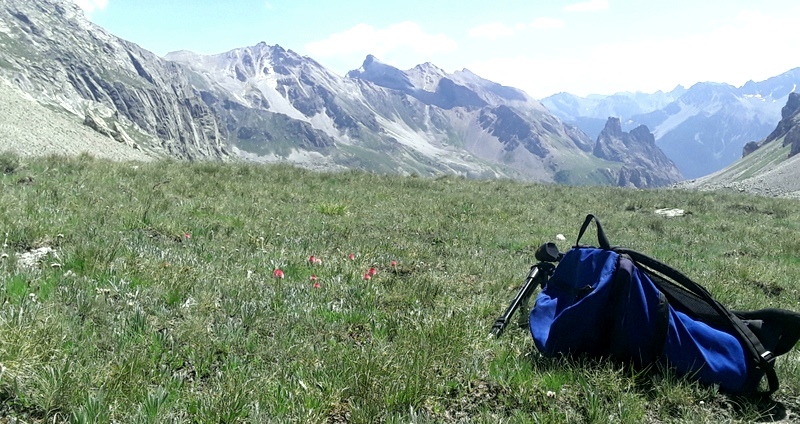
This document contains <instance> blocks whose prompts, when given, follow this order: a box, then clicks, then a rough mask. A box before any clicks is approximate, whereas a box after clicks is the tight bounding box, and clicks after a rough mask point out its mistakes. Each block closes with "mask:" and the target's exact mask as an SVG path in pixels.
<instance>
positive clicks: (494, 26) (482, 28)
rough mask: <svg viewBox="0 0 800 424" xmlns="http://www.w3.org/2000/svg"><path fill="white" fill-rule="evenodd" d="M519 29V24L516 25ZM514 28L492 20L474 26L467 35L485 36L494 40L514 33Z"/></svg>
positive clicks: (474, 36)
mask: <svg viewBox="0 0 800 424" xmlns="http://www.w3.org/2000/svg"><path fill="white" fill-rule="evenodd" d="M516 28H517V29H520V28H519V26H517V27H516ZM514 30H515V29H514V28H511V27H509V26H507V25H506V24H502V23H499V22H492V23H489V24H483V25H479V26H476V27H475V28H472V29H470V30H469V36H470V37H473V38H486V39H489V40H496V39H498V38H501V37H508V36H511V35H513V34H514Z"/></svg>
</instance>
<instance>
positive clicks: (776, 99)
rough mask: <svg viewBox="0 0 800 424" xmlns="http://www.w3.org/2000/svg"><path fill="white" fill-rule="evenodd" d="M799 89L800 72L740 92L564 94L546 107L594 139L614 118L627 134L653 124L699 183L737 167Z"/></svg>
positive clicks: (662, 143)
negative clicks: (746, 148) (745, 150)
mask: <svg viewBox="0 0 800 424" xmlns="http://www.w3.org/2000/svg"><path fill="white" fill-rule="evenodd" d="M798 85H800V68H796V69H793V70H790V71H788V72H785V73H783V74H781V75H778V76H776V77H773V78H769V79H767V80H765V81H760V82H754V81H749V82H747V83H746V84H744V85H743V86H741V87H738V88H737V87H734V86H732V85H729V84H719V83H710V82H704V83H698V84H695V85H693V86H692V87H690V88H688V89H683V88H682V87H677V88H676V89H675V90H673V91H671V92H669V93H662V92H658V93H655V94H653V95H646V94H642V93H637V95H635V96H634V95H631V94H630V93H621V94H618V95H612V96H591V97H590V98H579V97H577V96H572V95H568V94H559V95H555V96H550V97H548V98H546V99H543V100H542V103H543V104H545V105H546V106H547V107H548V108H551V110H553V111H554V113H555V114H556V115H557V116H559V117H560V118H561V119H563V120H564V121H565V122H572V123H574V124H575V125H577V126H579V127H580V128H581V129H583V130H584V131H586V132H587V133H589V134H591V133H593V132H595V131H598V126H599V125H598V122H600V121H601V120H604V119H605V118H607V117H608V116H617V117H620V118H621V120H622V125H623V129H631V128H635V127H636V126H638V125H642V124H644V125H647V126H648V128H650V129H651V130H652V131H653V133H654V134H655V137H656V143H657V145H658V146H659V147H660V148H661V149H662V150H663V151H664V152H665V153H666V154H667V156H668V157H669V158H670V159H672V160H673V161H674V162H675V163H676V164H677V166H678V168H679V169H680V170H681V172H682V173H683V175H684V176H686V177H687V178H697V177H699V176H702V175H707V174H710V173H712V172H714V171H717V170H719V169H721V168H723V167H725V166H727V165H728V164H730V163H732V162H733V161H735V160H736V159H738V158H739V157H740V155H741V152H742V149H743V148H744V146H745V145H746V144H747V143H749V142H751V141H754V140H761V139H763V138H764V137H765V136H766V135H767V134H769V132H770V131H771V130H772V128H773V127H774V125H775V122H777V121H778V120H779V119H780V109H781V106H782V105H783V104H784V103H786V99H787V98H788V95H789V93H791V92H793V91H794V90H796V88H797V87H798ZM665 102H667V103H666V104H665ZM648 108H649V109H650V110H649V111H648V110H647V109H648ZM637 110H639V112H637ZM609 113H611V114H609Z"/></svg>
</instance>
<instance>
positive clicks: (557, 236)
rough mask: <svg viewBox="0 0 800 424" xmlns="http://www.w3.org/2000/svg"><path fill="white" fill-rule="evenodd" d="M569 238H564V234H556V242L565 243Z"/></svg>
mask: <svg viewBox="0 0 800 424" xmlns="http://www.w3.org/2000/svg"><path fill="white" fill-rule="evenodd" d="M566 239H567V238H566V237H564V234H556V240H558V241H565V240H566Z"/></svg>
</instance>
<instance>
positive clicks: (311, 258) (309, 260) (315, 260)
mask: <svg viewBox="0 0 800 424" xmlns="http://www.w3.org/2000/svg"><path fill="white" fill-rule="evenodd" d="M308 263H310V264H311V265H314V264H315V263H317V257H316V256H314V255H311V256H309V257H308Z"/></svg>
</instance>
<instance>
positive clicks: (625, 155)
mask: <svg viewBox="0 0 800 424" xmlns="http://www.w3.org/2000/svg"><path fill="white" fill-rule="evenodd" d="M594 155H595V156H597V157H599V158H602V159H606V160H610V161H613V162H621V163H622V164H623V166H622V168H620V171H619V178H618V181H617V185H619V186H622V187H626V186H634V187H639V188H646V187H661V186H665V185H668V184H672V183H676V182H678V181H681V180H682V179H683V177H682V176H681V174H680V172H679V171H678V168H677V167H675V164H674V163H672V161H671V160H669V159H668V158H667V156H666V155H665V154H664V152H662V151H661V149H659V148H658V147H657V146H656V141H655V136H654V135H653V134H652V133H651V132H650V130H649V129H648V128H647V126H645V125H640V126H638V127H636V128H635V129H633V130H632V131H631V132H629V133H627V132H623V131H622V125H621V122H620V119H619V118H616V117H609V118H608V121H606V126H605V128H604V129H603V131H602V132H601V133H600V135H599V136H598V137H597V143H595V146H594Z"/></svg>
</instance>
